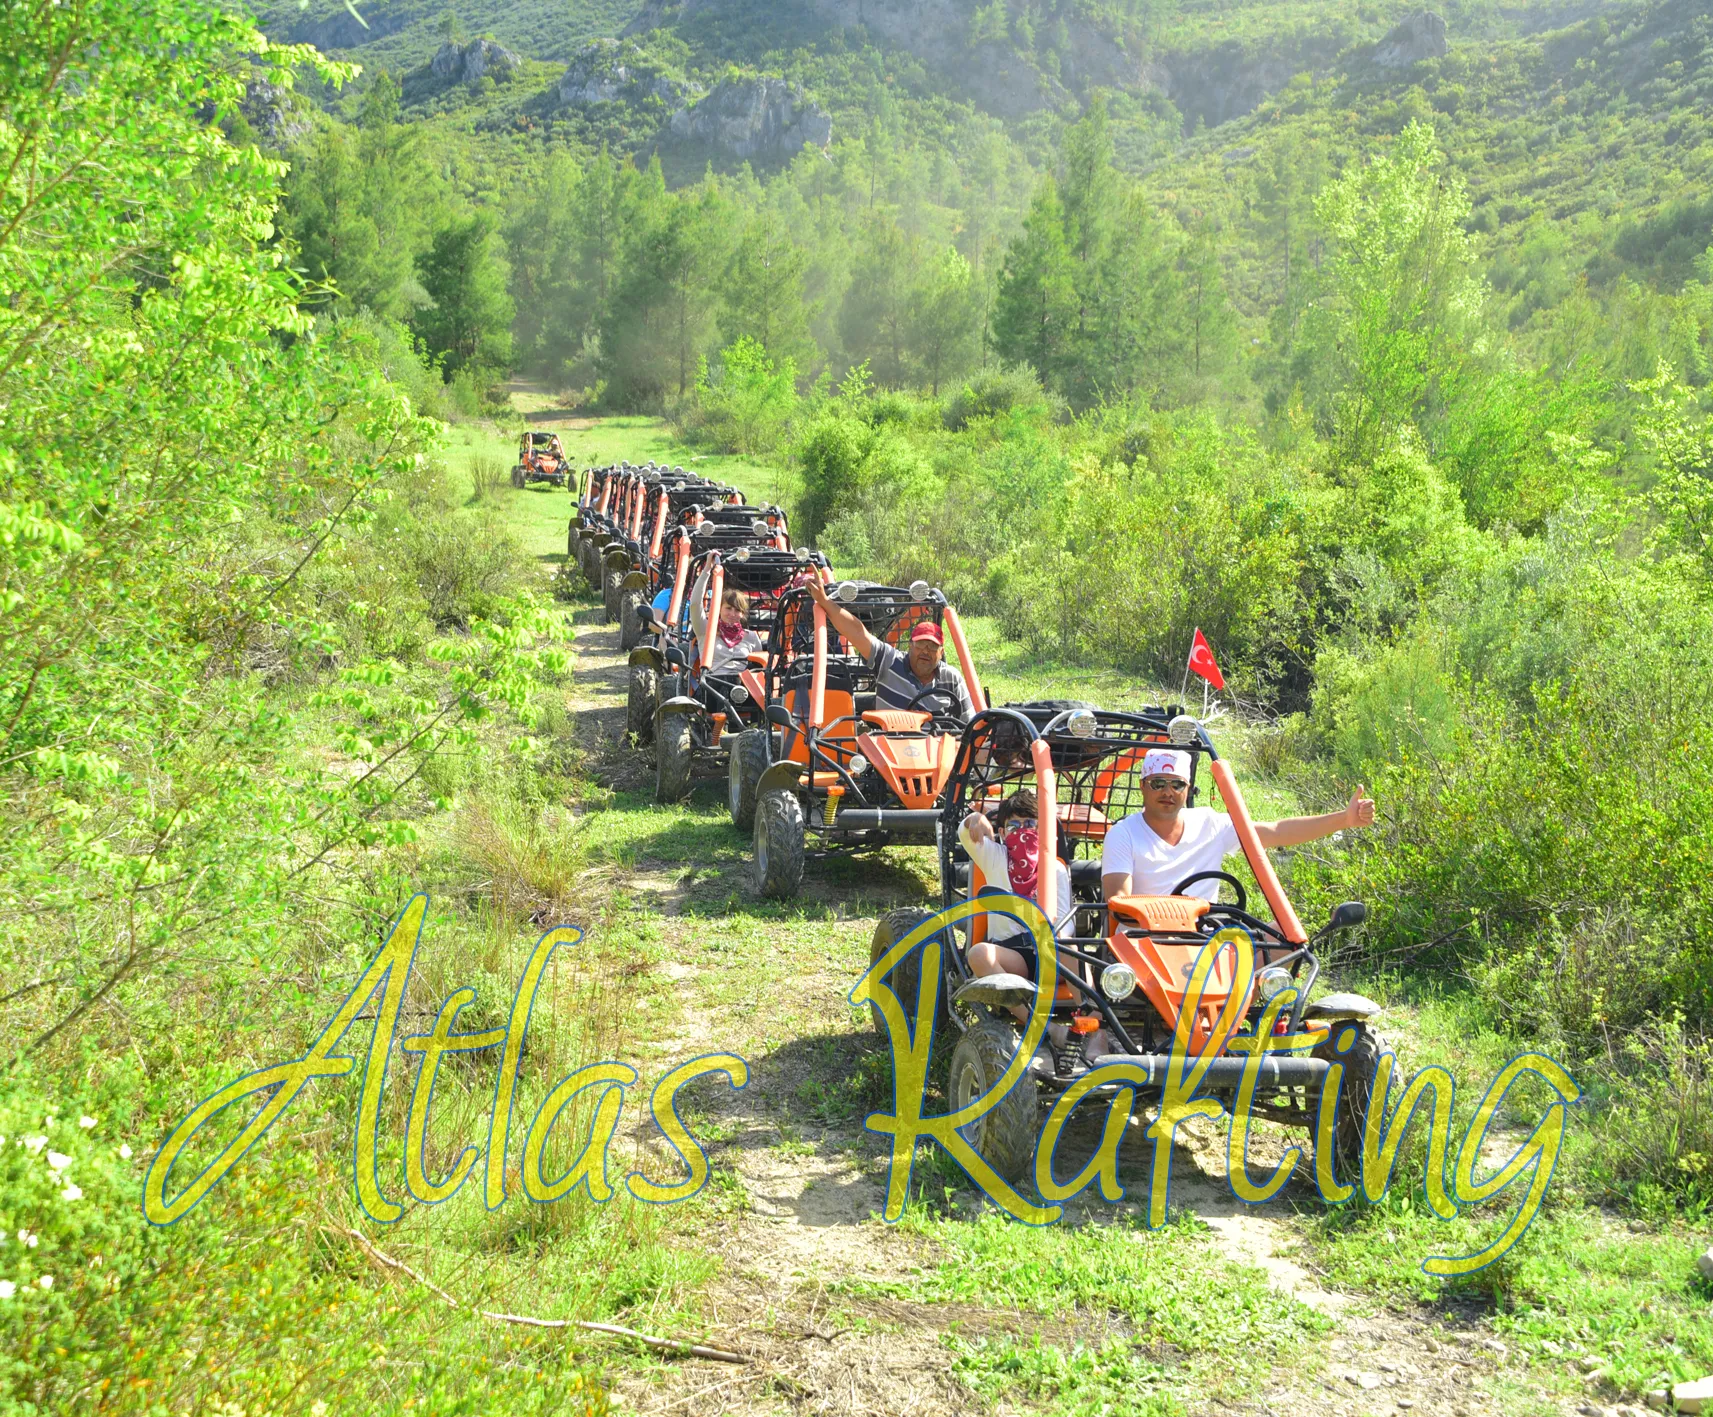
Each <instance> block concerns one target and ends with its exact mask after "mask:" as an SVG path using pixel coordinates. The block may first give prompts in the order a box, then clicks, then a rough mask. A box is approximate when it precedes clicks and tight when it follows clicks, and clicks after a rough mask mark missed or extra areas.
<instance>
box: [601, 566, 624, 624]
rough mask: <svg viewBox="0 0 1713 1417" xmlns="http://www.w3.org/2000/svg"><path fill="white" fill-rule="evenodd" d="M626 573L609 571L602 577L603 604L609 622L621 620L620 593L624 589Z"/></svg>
mask: <svg viewBox="0 0 1713 1417" xmlns="http://www.w3.org/2000/svg"><path fill="white" fill-rule="evenodd" d="M624 583H625V573H624V571H623V570H622V569H621V570H617V571H608V572H606V574H605V575H603V576H602V577H601V604H602V605H603V606H604V607H605V608H606V612H607V621H608V623H611V622H612V621H614V620H617V619H618V618H619V592H620V591H621V590H623V589H624Z"/></svg>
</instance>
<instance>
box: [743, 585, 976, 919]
mask: <svg viewBox="0 0 1713 1417" xmlns="http://www.w3.org/2000/svg"><path fill="white" fill-rule="evenodd" d="M835 594H836V595H837V596H838V598H839V600H840V601H841V602H842V603H843V604H844V605H845V606H846V607H847V608H848V609H849V610H850V611H851V612H852V613H853V614H855V615H856V616H858V617H859V618H860V619H861V620H862V622H863V624H864V625H866V626H867V628H868V632H869V634H870V635H872V636H873V637H874V638H875V639H877V640H884V641H886V642H887V643H888V644H891V645H893V646H894V647H895V648H901V647H903V646H905V645H907V644H908V643H909V641H910V635H911V632H912V631H913V630H914V629H915V628H916V626H917V625H919V624H921V623H922V622H923V621H924V620H926V621H929V622H931V623H933V624H935V625H938V626H939V627H940V628H941V631H942V633H943V634H944V635H945V637H946V642H947V643H948V645H950V647H951V648H952V649H953V650H954V652H955V653H956V655H957V659H958V665H959V668H960V669H961V670H962V671H963V677H964V683H965V685H966V687H967V688H968V689H969V694H970V699H971V701H972V703H973V704H974V705H975V707H976V708H977V709H978V710H979V709H980V708H982V707H983V705H984V704H985V700H984V699H983V697H982V691H981V682H980V680H979V679H977V677H976V672H975V665H974V664H973V663H972V662H971V660H970V653H969V646H968V645H967V644H966V643H965V641H964V636H963V630H962V627H961V626H960V625H959V623H958V616H957V612H956V611H955V610H953V609H952V607H951V606H950V605H948V604H947V603H946V597H945V596H944V595H943V594H941V593H940V592H939V591H937V590H934V589H932V588H931V587H930V586H929V585H928V584H927V583H926V582H925V581H918V582H916V583H915V584H914V585H913V586H911V587H910V588H909V589H900V588H899V587H897V586H883V585H865V584H859V583H857V582H855V581H844V582H841V583H840V585H839V586H838V588H837V590H836V591H835ZM766 694H767V705H768V707H767V727H766V728H765V729H752V730H750V731H749V734H747V735H739V740H738V741H737V742H736V743H734V744H733V747H732V753H731V758H730V771H731V773H732V775H733V780H732V783H731V791H730V797H731V805H732V817H733V820H734V821H735V822H736V823H737V824H738V825H739V826H740V827H742V826H746V825H749V823H748V822H746V821H745V818H746V817H749V816H750V814H751V813H753V818H752V820H753V823H754V833H755V873H756V882H757V885H758V887H759V889H760V891H761V893H762V894H763V895H767V896H773V897H775V898H784V897H788V896H791V895H794V894H796V892H797V888H798V886H799V885H800V884H801V883H802V879H803V864H804V859H805V856H806V855H807V852H808V845H809V840H810V839H811V838H813V839H814V841H815V842H816V843H817V847H816V854H817V855H829V854H832V853H834V852H838V851H851V850H862V849H866V848H872V847H880V846H888V845H894V844H897V845H920V846H931V845H933V844H934V842H935V840H936V823H937V822H938V820H939V815H940V813H939V807H938V803H939V799H940V789H941V788H942V787H943V786H944V785H945V782H946V778H947V776H948V775H949V774H950V772H951V770H952V760H953V758H954V757H955V755H956V753H957V747H958V735H959V734H960V733H961V732H962V731H963V720H962V717H961V716H960V714H959V712H958V710H959V707H960V706H959V705H958V704H957V703H956V702H954V701H952V698H951V695H950V694H948V693H947V691H946V690H944V689H939V688H934V687H929V688H926V689H924V690H923V691H922V692H921V693H920V694H918V695H917V697H916V701H915V702H914V703H912V704H910V705H909V706H908V707H907V708H903V709H890V708H881V707H879V705H878V704H877V702H876V699H875V676H874V671H873V669H871V668H870V667H869V665H868V664H867V663H866V662H865V661H864V660H863V659H862V658H861V657H860V656H859V655H857V654H855V653H853V652H852V651H851V649H850V647H849V646H848V645H846V644H845V642H844V641H843V640H842V639H841V638H840V637H839V635H838V634H837V633H836V632H835V631H834V630H833V629H832V627H831V626H829V625H828V624H827V620H826V614H825V612H824V611H823V610H822V609H821V608H820V607H819V606H817V605H816V604H815V602H814V600H813V599H812V598H811V597H810V595H809V592H808V590H807V588H798V589H795V590H792V591H789V592H787V594H786V595H785V596H784V597H782V599H781V600H780V604H779V610H778V613H777V614H776V615H775V617H774V621H773V627H772V634H771V638H770V640H769V643H768V649H767V672H766ZM752 804H753V805H752Z"/></svg>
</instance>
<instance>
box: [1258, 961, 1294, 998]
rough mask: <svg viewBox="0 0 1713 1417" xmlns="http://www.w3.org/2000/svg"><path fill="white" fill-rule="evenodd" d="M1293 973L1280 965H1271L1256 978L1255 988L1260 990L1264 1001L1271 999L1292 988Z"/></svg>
mask: <svg viewBox="0 0 1713 1417" xmlns="http://www.w3.org/2000/svg"><path fill="white" fill-rule="evenodd" d="M1290 983H1291V971H1290V970H1288V969H1284V968H1281V967H1280V966H1279V965H1276V964H1270V965H1268V966H1267V967H1266V968H1265V969H1263V970H1262V971H1261V972H1260V973H1259V974H1257V975H1256V976H1255V987H1256V988H1257V989H1259V990H1260V992H1261V998H1262V999H1263V1000H1266V999H1271V998H1272V997H1273V996H1274V995H1275V994H1277V993H1279V992H1280V990H1282V989H1286V988H1289V987H1290Z"/></svg>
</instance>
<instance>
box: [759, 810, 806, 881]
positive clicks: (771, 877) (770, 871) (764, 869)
mask: <svg viewBox="0 0 1713 1417" xmlns="http://www.w3.org/2000/svg"><path fill="white" fill-rule="evenodd" d="M802 884H803V804H802V803H801V802H799V801H798V800H797V794H796V793H795V792H788V791H786V790H785V789H784V788H779V787H776V788H774V789H773V790H772V791H770V792H764V793H763V794H762V795H761V797H760V798H759V799H758V800H757V801H756V804H755V885H756V890H757V891H759V892H760V893H761V894H762V895H764V896H766V897H767V898H768V899H769V900H789V899H790V898H791V897H792V896H794V895H796V894H797V890H798V888H799V887H800V886H801V885H802Z"/></svg>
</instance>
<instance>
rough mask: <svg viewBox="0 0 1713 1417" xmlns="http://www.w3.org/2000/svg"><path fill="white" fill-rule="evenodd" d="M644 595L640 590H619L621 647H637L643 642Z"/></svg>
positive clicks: (627, 648) (630, 648) (624, 648)
mask: <svg viewBox="0 0 1713 1417" xmlns="http://www.w3.org/2000/svg"><path fill="white" fill-rule="evenodd" d="M642 596H643V593H642V592H641V591H640V590H622V591H620V592H619V648H620V649H623V650H632V649H635V648H636V647H637V646H638V645H639V644H641V643H642V633H643V623H642V604H643V601H642Z"/></svg>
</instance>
